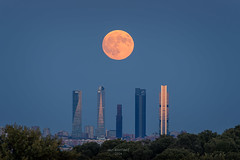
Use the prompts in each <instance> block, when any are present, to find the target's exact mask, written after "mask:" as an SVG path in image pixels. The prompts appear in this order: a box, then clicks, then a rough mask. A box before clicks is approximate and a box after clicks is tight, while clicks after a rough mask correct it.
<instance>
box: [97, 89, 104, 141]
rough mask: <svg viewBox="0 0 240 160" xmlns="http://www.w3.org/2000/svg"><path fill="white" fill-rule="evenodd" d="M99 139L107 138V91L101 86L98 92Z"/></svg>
mask: <svg viewBox="0 0 240 160" xmlns="http://www.w3.org/2000/svg"><path fill="white" fill-rule="evenodd" d="M95 133H96V136H97V138H105V89H104V87H103V86H100V87H99V88H98V91H97V129H96V132H95Z"/></svg>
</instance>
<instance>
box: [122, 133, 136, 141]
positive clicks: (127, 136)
mask: <svg viewBox="0 0 240 160" xmlns="http://www.w3.org/2000/svg"><path fill="white" fill-rule="evenodd" d="M122 138H123V140H127V141H131V140H133V139H134V138H135V135H134V134H123V136H122Z"/></svg>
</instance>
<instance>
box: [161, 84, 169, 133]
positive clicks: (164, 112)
mask: <svg viewBox="0 0 240 160" xmlns="http://www.w3.org/2000/svg"><path fill="white" fill-rule="evenodd" d="M168 97H169V94H168V92H167V85H161V92H160V94H159V135H163V134H165V135H167V134H169V108H168V107H169V106H168V104H169V103H168V102H169V98H168Z"/></svg>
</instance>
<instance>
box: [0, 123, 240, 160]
mask: <svg viewBox="0 0 240 160" xmlns="http://www.w3.org/2000/svg"><path fill="white" fill-rule="evenodd" d="M62 145H63V144H62V141H61V139H59V138H58V137H53V138H52V137H50V136H48V137H42V135H41V132H40V130H31V129H29V128H27V127H25V126H19V125H16V124H14V125H6V127H5V128H4V129H3V133H2V135H1V136H0V160H151V159H152V160H240V125H238V126H236V127H235V128H230V129H227V130H225V131H224V132H223V133H222V134H217V133H216V132H212V131H210V130H205V131H203V132H201V133H199V134H190V133H182V134H180V135H178V137H177V138H173V137H172V136H169V135H163V136H160V137H159V138H157V139H156V140H154V141H150V140H146V139H145V140H142V141H136V142H134V141H129V142H127V141H123V140H120V139H116V140H107V141H105V142H103V143H102V144H101V145H99V144H97V143H95V142H90V143H84V144H83V145H80V146H75V147H74V148H73V149H72V150H70V151H63V150H61V148H60V147H61V146H62Z"/></svg>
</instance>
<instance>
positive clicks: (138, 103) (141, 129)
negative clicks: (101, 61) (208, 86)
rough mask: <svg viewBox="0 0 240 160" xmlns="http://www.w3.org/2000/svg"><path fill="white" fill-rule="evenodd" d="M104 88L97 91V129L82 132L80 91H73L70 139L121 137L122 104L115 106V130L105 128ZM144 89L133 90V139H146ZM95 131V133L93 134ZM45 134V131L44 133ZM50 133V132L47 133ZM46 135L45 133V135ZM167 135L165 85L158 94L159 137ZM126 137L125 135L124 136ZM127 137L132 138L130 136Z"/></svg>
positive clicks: (167, 100) (167, 108) (87, 128)
mask: <svg viewBox="0 0 240 160" xmlns="http://www.w3.org/2000/svg"><path fill="white" fill-rule="evenodd" d="M105 92H106V91H105V88H104V87H103V86H99V87H98V90H97V116H96V117H97V125H96V126H97V127H96V129H95V130H94V127H93V126H91V125H87V126H85V128H84V132H82V91H81V90H74V91H73V103H72V109H73V110H72V112H73V114H72V115H73V116H72V138H73V139H74V138H75V139H80V138H85V139H94V138H96V139H99V140H100V139H105V138H110V139H111V138H122V137H123V125H122V124H123V114H122V107H123V106H122V104H117V113H116V130H106V128H105V109H106V105H105V101H106V100H105V94H106V93H105ZM146 97H147V93H146V89H141V88H135V136H134V137H135V138H144V137H146V107H147V101H146ZM94 131H95V133H94ZM45 132H47V131H45ZM49 132H50V131H49ZM46 134H47V133H46ZM164 134H165V135H167V134H169V94H168V91H167V85H161V91H160V93H159V135H164ZM125 135H126V134H125ZM129 137H132V136H131V135H130V136H129Z"/></svg>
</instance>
